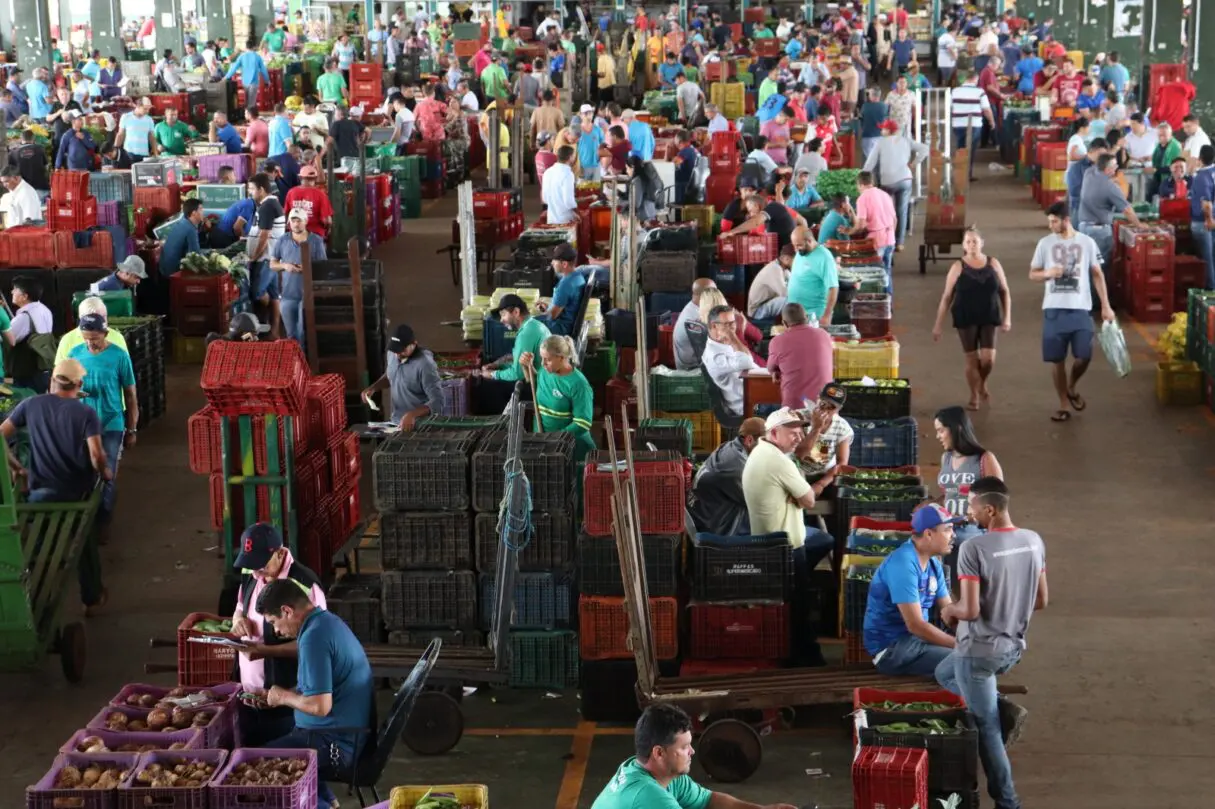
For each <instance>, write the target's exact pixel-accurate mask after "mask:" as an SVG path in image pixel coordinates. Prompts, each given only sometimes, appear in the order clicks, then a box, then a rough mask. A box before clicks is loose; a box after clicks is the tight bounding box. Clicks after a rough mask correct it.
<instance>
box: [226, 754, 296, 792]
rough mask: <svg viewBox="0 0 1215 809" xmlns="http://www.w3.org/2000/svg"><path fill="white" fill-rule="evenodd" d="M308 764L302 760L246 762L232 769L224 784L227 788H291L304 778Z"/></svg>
mask: <svg viewBox="0 0 1215 809" xmlns="http://www.w3.org/2000/svg"><path fill="white" fill-rule="evenodd" d="M307 769H308V762H307V760H305V759H302V758H258V759H253V760H252V761H244V762H241V763H240V764H237V765H236V766H235V767H233V768H232V772H230V773H228V777H227V778H225V779H224V781H223V783H224V785H226V786H242V787H258V786H279V787H284V786H290V785H291V784H294V783H295V782H296V781H298V780H300V779H301V778H303V777H304V771H305V770H307Z"/></svg>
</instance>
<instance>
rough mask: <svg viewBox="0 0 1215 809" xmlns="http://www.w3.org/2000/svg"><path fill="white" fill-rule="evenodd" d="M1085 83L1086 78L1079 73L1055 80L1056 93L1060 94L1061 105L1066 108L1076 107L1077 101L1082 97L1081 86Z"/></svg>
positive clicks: (1061, 76) (1061, 75) (1062, 76)
mask: <svg viewBox="0 0 1215 809" xmlns="http://www.w3.org/2000/svg"><path fill="white" fill-rule="evenodd" d="M1083 81H1084V77H1083V76H1081V75H1080V74H1079V73H1076V74H1075V75H1073V76H1071V77H1068V76H1064V75H1063V74H1060V75H1059V78H1057V79H1055V92H1056V93H1057V94H1058V98H1059V103H1060V104H1062V105H1063V106H1065V107H1074V106H1076V99H1077V98H1078V97H1079V96H1080V85H1081V83H1082V82H1083Z"/></svg>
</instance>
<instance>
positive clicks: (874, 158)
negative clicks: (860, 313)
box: [823, 88, 961, 252]
mask: <svg viewBox="0 0 1215 809" xmlns="http://www.w3.org/2000/svg"><path fill="white" fill-rule="evenodd" d="M960 89H961V88H959V90H960ZM954 92H955V93H956V92H958V91H957V90H955V91H954ZM878 130H879V131H880V132H881V133H882V137H881V138H880V139H879V140H878V142H877V143H876V144H874V147H873V151H871V152H870V153H869V156H868V157H867V158H865V165H864V169H865V171H868V172H871V173H875V174H876V175H878V179H879V181H880V182H881V184H882V186H881V187H882V190H883V191H885V192H886V193H887V194H889V195H890V198H891V199H892V200H893V202H894V210H895V215H896V216H897V218H898V224H897V227H896V229H895V251H896V252H902V250H903V242H904V240H905V239H906V238H907V225H908V222H909V220H910V217H911V185H912V179H913V178H912V174H911V167H912V166H915V165H917V164H919V163H920V162H921V161H923V160H924V159H925V158H926V157H928V147H927V146H924V145H923V144H921V143H916V142H915V141H913V140H912V139H911V138H909V137H907V136H906V135H904V134H903V133H902V132H901V131H900V129H899V123H898V121H895V120H894V119H891V118H887V119H886V120H884V121H882V122H881V123H880V124H879V125H878ZM823 241H826V239H823Z"/></svg>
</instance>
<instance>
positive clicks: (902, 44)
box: [890, 28, 916, 76]
mask: <svg viewBox="0 0 1215 809" xmlns="http://www.w3.org/2000/svg"><path fill="white" fill-rule="evenodd" d="M890 52H891V53H892V54H893V55H894V66H895V68H896V69H897V70H898V72H897V73H896V74H895V75H896V76H901V75H903V74H904V73H906V72H907V68H908V67H910V66H911V63H912V62H914V61H915V58H916V57H915V40H913V39H912V38H911V37H910V36H909V35H908V31H907V29H906V28H900V29H899V33H898V35H897V36H896V38H895V40H894V42H892V43H890Z"/></svg>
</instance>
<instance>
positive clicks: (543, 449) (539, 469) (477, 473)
mask: <svg viewBox="0 0 1215 809" xmlns="http://www.w3.org/2000/svg"><path fill="white" fill-rule="evenodd" d="M519 454H520V460H521V461H522V464H523V471H524V473H525V474H526V475H527V479H528V482H529V483H531V489H532V508H533V509H534V510H535V511H561V510H563V509H564V508H565V506H566V504H567V503H568V501H569V496H570V492H572V491H573V490H574V483H575V480H574V460H573V459H574V436H573V434H572V433H567V432H560V433H527V434H525V435H524V436H523V439H522V443H521V446H520V453H519ZM505 463H506V432H505V431H497V432H493V433H490V434H488V435H486V436H485V438H484V439H483V440H482V442H481V446H480V447H478V449H477V451H476V452H474V453H473V456H472V475H473V478H472V480H473V486H472V505H473V509H474V510H476V511H479V512H493V513H495V514H496V513H497V512H498V506H499V504H500V503H501V502H502V495H503V492H504V490H505V487H506V475H505V473H504V472H503V470H502V467H503V465H504V464H505Z"/></svg>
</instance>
